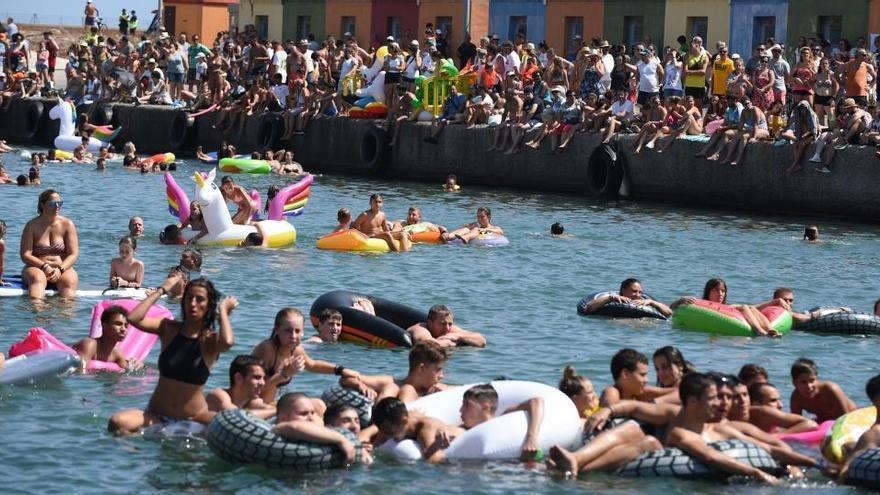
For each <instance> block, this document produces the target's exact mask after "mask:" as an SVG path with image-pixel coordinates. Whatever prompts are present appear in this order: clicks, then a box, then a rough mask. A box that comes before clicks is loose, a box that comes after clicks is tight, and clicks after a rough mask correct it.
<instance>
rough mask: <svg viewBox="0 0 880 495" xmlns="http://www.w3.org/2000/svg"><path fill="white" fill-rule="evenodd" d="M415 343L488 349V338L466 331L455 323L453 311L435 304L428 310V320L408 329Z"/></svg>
mask: <svg viewBox="0 0 880 495" xmlns="http://www.w3.org/2000/svg"><path fill="white" fill-rule="evenodd" d="M406 331H407V333H409V334H410V335H412V339H413V342H414V343H415V342H423V341H431V342H436V343H438V344H440V345H441V346H442V347H457V346H472V347H486V338H485V337H483V335H482V334H480V333H479V332H471V331H468V330H465V329H463V328H461V327H459V326H458V325H456V324H455V323H453V314H452V310H451V309H449V308H447V307H446V306H444V305H442V304H435V305H434V306H431V309H429V310H428V319H427V321H425V322H421V323H416V324H415V325H412V326H411V327H409V328H407V329H406Z"/></svg>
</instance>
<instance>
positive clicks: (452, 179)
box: [443, 174, 461, 192]
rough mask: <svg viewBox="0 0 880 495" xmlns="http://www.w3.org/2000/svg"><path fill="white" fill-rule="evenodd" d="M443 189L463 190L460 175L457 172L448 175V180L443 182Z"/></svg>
mask: <svg viewBox="0 0 880 495" xmlns="http://www.w3.org/2000/svg"><path fill="white" fill-rule="evenodd" d="M443 190H444V191H446V192H458V191H461V186H460V185H458V176H456V175H455V174H449V175H447V176H446V182H445V183H443Z"/></svg>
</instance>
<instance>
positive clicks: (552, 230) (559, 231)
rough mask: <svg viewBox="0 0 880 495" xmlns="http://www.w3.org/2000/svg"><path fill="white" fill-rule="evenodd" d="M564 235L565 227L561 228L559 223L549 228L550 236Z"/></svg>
mask: <svg viewBox="0 0 880 495" xmlns="http://www.w3.org/2000/svg"><path fill="white" fill-rule="evenodd" d="M564 233H565V227H563V226H562V224H561V223H559V222H555V223H554V224H553V225H551V226H550V235H553V236H560V235H562V234H564Z"/></svg>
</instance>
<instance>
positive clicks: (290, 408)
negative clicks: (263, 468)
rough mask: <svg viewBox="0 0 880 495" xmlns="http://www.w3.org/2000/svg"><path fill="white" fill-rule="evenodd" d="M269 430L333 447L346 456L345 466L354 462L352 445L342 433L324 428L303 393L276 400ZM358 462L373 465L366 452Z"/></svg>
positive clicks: (314, 409) (321, 419) (311, 404)
mask: <svg viewBox="0 0 880 495" xmlns="http://www.w3.org/2000/svg"><path fill="white" fill-rule="evenodd" d="M272 430H273V431H274V432H275V433H277V434H278V435H279V436H281V437H284V438H286V439H287V440H292V441H305V442H315V443H323V444H329V445H335V446H336V447H337V448H338V449H339V450H340V451H341V452H342V453H343V455H345V462H346V465H350V464H351V463H353V462H354V461H355V459H356V449H355V446H354V444H352V443H351V441H350V440H349V439H348V438H347V437H346V436H345V435H343V434H342V433H339V432H338V431H335V430H331V429H330V428H327V427H326V426H324V419H323V418H322V417H321V414H319V413H318V411H317V410H316V408H315V403H314V401H312V399H310V398H309V397H308V396H306V395H305V394H301V393H297V392H294V393H290V394H284V395H283V396H281V398H280V399H278V415H277V416H276V418H275V427H274V428H273V429H272ZM361 462H363V463H364V464H370V463H372V462H373V459H372V456H370V455H369V453H368V452H367V451H366V450H362V451H361Z"/></svg>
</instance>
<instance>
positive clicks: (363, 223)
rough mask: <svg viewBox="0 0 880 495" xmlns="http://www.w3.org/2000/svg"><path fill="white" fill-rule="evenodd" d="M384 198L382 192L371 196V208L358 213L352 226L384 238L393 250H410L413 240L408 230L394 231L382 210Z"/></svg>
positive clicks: (365, 232)
mask: <svg viewBox="0 0 880 495" xmlns="http://www.w3.org/2000/svg"><path fill="white" fill-rule="evenodd" d="M383 202H384V199H383V198H382V195H381V194H378V193H375V194H372V195H371V196H370V209H369V210H365V211H364V212H363V213H361V214H360V215H358V217H357V218H356V219H355V221H354V223H352V224H351V228H353V229H356V230H359V231H361V232H362V233H363V234H364V235H366V236H367V237H373V238H376V239H382V240H384V241H385V242H386V243H387V244H388V247H389V248H390V249H391V250H392V251H409V250H410V249H412V241H411V240H410V236H409V233H407V232H399V231H398V232H394V231H392V230H391V225H390V224H389V222H388V220H387V219H386V217H385V212H383V211H382V203H383Z"/></svg>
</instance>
